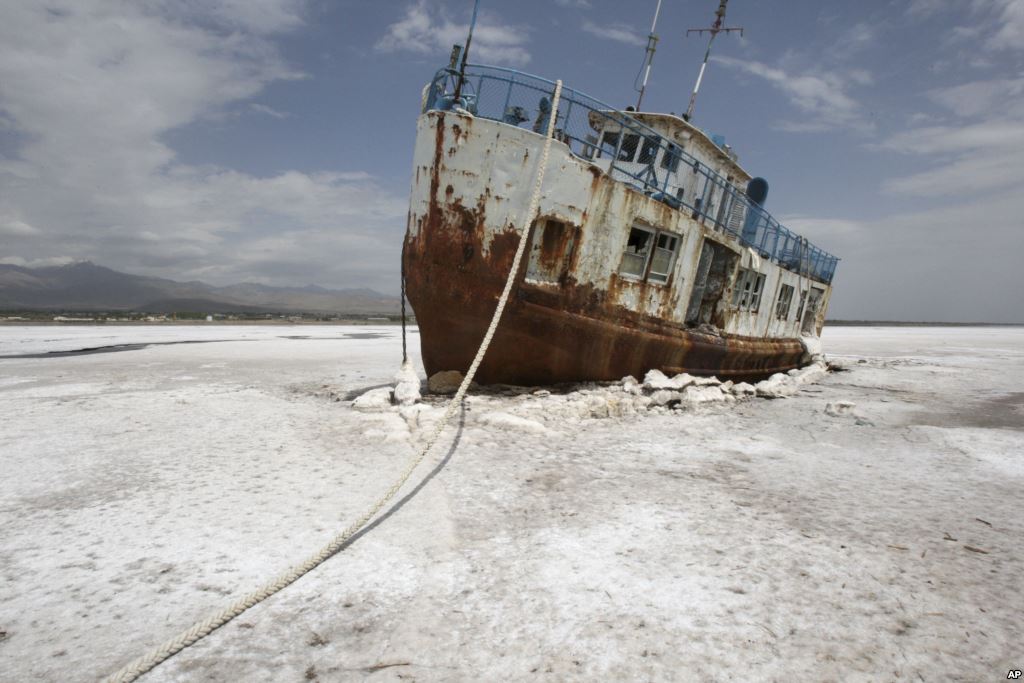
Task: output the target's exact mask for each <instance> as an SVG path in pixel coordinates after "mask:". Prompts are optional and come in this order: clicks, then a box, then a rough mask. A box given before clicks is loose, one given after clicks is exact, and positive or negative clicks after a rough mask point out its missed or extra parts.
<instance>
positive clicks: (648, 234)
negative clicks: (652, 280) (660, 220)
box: [619, 227, 654, 279]
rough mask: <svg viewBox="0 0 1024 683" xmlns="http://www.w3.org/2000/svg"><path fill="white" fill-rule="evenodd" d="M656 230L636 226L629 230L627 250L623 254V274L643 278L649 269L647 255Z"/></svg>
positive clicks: (621, 271)
mask: <svg viewBox="0 0 1024 683" xmlns="http://www.w3.org/2000/svg"><path fill="white" fill-rule="evenodd" d="M653 239H654V231H652V230H645V229H644V228H637V227H634V228H633V229H632V230H630V231H629V239H628V240H627V241H626V251H625V252H623V254H622V265H621V266H619V272H620V273H622V274H623V275H629V276H630V277H635V278H640V279H643V276H644V271H645V270H647V256H648V254H649V253H650V251H651V242H652V241H653Z"/></svg>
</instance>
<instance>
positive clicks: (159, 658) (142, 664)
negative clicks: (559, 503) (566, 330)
mask: <svg viewBox="0 0 1024 683" xmlns="http://www.w3.org/2000/svg"><path fill="white" fill-rule="evenodd" d="M561 96H562V81H557V82H556V83H555V92H554V96H553V98H552V99H553V102H552V107H551V116H550V118H549V120H548V130H547V138H546V139H545V140H544V151H543V153H542V154H541V157H540V161H539V163H538V167H537V177H536V181H535V182H534V186H533V195H532V196H531V198H530V205H529V208H528V209H527V212H526V216H525V221H524V224H523V230H522V233H521V234H520V235H519V247H518V248H517V249H516V254H515V258H513V259H512V270H511V271H509V274H508V278H507V279H506V280H505V289H504V290H502V292H501V297H500V298H499V299H498V306H497V308H495V309H494V315H493V316H492V317H491V324H490V325H489V326H488V328H487V333H486V334H485V335H484V338H483V341H482V342H481V343H480V348H479V349H477V352H476V357H475V358H473V363H472V364H471V365H470V366H469V370H468V371H467V372H466V376H465V377H464V378H463V380H462V384H460V385H459V390H458V391H457V392H456V393H455V396H454V397H453V398H452V400H451V401H450V402H449V403H448V409H447V410H446V411H445V413H444V416H443V417H442V418H441V420H440V421H438V423H437V425H436V426H435V427H434V431H433V432H432V433H431V434H430V436H429V437H428V438H427V440H426V441H425V442H424V444H423V447H422V448H421V449H420V450H419V452H418V453H417V454H416V455H415V457H413V458H412V459H411V460H410V461H409V464H408V465H406V467H405V469H404V470H403V471H402V474H401V475H400V476H399V477H398V479H397V480H395V483H394V484H392V485H391V488H389V489H388V490H387V491H386V492H385V493H384V495H383V496H381V497H380V498H378V499H377V501H376V502H375V503H374V504H373V505H371V506H370V508H369V509H368V510H367V511H366V512H364V513H363V515H362V516H361V517H359V519H357V520H356V521H354V522H352V523H351V524H350V525H349V526H348V527H347V528H346V529H345V530H344V531H342V532H341V533H340V534H338V535H337V536H335V537H334V538H332V539H331V541H330V542H329V543H328V544H327V545H325V546H324V547H323V548H321V549H320V550H319V551H318V552H316V553H314V554H312V555H310V556H309V557H308V558H306V560H305V561H303V562H301V563H299V564H297V565H295V566H293V567H291V568H290V569H288V570H287V571H285V572H284V573H283V574H281V575H280V576H278V577H277V578H276V579H274V580H273V581H270V582H269V583H266V584H264V585H263V586H262V587H261V588H258V589H257V590H255V591H253V592H251V593H249V594H247V595H244V596H242V597H241V598H239V599H238V600H237V601H235V602H234V603H232V604H231V605H228V606H227V607H225V608H224V609H222V610H221V611H220V612H217V613H216V614H213V615H211V616H209V617H207V618H206V619H203V620H202V621H198V622H196V623H195V624H193V625H192V626H191V627H190V628H188V629H186V630H185V631H183V632H182V633H180V634H178V635H177V636H175V637H174V638H171V639H170V640H168V641H167V642H165V643H163V644H162V645H160V646H158V647H157V648H155V649H153V650H152V651H150V652H149V653H147V654H145V655H143V656H142V657H139V658H138V659H136V660H134V661H133V662H131V663H129V664H127V665H126V666H124V667H123V668H122V669H121V670H119V671H118V672H116V673H115V674H113V675H111V676H110V677H109V678H107V679H106V681H107V683H128V682H129V681H134V680H135V679H136V678H138V677H139V676H141V675H142V674H144V673H146V672H147V671H149V670H150V669H152V668H153V667H155V666H156V665H158V664H160V663H161V662H163V661H164V660H166V659H167V658H169V657H171V656H173V655H175V654H177V653H178V652H181V651H182V650H184V649H185V648H186V647H188V646H190V645H193V644H194V643H196V642H197V641H199V640H201V639H202V638H204V637H206V636H208V635H209V634H211V633H212V632H213V631H215V630H217V629H218V628H220V627H221V626H223V625H224V624H226V623H228V622H229V621H231V620H232V619H234V618H235V617H237V616H238V615H240V614H242V613H243V612H245V611H246V610H247V609H249V608H250V607H252V606H254V605H256V604H258V603H260V602H262V601H264V600H266V599H267V598H269V597H270V596H271V595H273V594H274V593H277V592H278V591H280V590H281V589H282V588H285V587H286V586H288V585H290V584H291V583H294V582H295V581H296V580H297V579H298V578H299V577H301V576H303V575H304V574H306V573H307V572H309V571H310V570H312V569H313V568H315V567H317V566H318V565H320V564H321V563H322V562H323V561H324V560H326V559H327V558H329V557H330V556H331V555H333V554H335V553H336V552H338V550H340V549H341V548H342V547H343V546H344V545H345V543H347V542H348V541H349V539H351V538H352V537H353V536H355V535H356V533H358V532H359V530H360V529H362V528H363V527H364V526H365V525H366V524H367V523H368V522H369V521H370V520H371V519H372V518H373V517H374V516H375V515H376V514H377V513H378V512H380V510H381V508H383V507H384V506H385V505H386V504H387V503H388V501H390V500H391V499H392V498H394V496H395V494H396V493H398V491H399V489H401V488H402V486H403V485H405V482H406V481H407V480H408V479H409V477H410V476H411V475H412V473H413V471H414V470H415V469H416V468H417V467H418V466H419V464H420V463H421V462H423V459H424V458H425V457H426V456H427V454H428V453H429V452H430V450H431V448H433V446H434V444H435V443H436V442H437V440H438V438H440V436H441V432H442V431H444V428H445V427H446V426H447V425H448V422H449V421H450V420H451V418H452V416H453V415H455V411H456V410H458V408H459V406H460V405H461V404H462V401H463V400H464V399H465V397H466V391H467V390H468V389H469V385H470V383H471V382H472V381H473V377H474V375H476V371H477V369H478V368H479V367H480V363H481V361H482V360H483V358H484V354H485V353H487V347H488V346H490V344H491V339H492V338H493V337H494V332H495V330H496V329H497V328H498V322H499V320H500V319H501V315H502V313H503V312H504V311H505V304H506V303H507V302H508V297H509V294H510V293H511V292H512V285H513V283H514V281H515V278H516V273H518V272H519V266H520V264H521V263H522V260H523V253H524V252H525V251H526V237H527V235H529V234H530V226H531V225H532V224H533V218H534V215H535V214H536V213H537V209H538V206H539V204H540V191H541V185H542V184H543V182H544V174H545V172H546V170H547V164H548V153H549V152H550V150H551V138H552V135H553V134H554V130H555V120H556V119H557V118H558V103H559V100H560V99H561Z"/></svg>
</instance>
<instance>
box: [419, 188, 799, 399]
mask: <svg viewBox="0 0 1024 683" xmlns="http://www.w3.org/2000/svg"><path fill="white" fill-rule="evenodd" d="M431 215H432V216H436V217H441V216H444V215H445V212H444V211H443V210H441V209H440V208H439V209H438V210H437V211H436V213H434V212H432V213H431ZM428 222H429V221H428ZM448 227H449V228H450V227H451V226H448ZM425 228H426V229H425V230H421V231H420V233H419V235H418V236H416V237H410V238H407V242H406V245H405V250H404V251H405V270H406V292H407V295H408V298H409V303H410V304H411V306H412V309H413V311H414V312H415V314H416V321H417V323H418V326H419V333H420V350H421V353H422V359H423V365H424V369H425V370H426V372H427V375H428V376H429V375H433V374H434V373H437V372H441V371H445V370H457V371H459V372H463V373H464V372H466V370H467V369H468V368H469V365H470V364H471V363H472V361H473V358H474V356H475V355H476V352H477V349H478V347H479V346H480V342H481V341H482V340H483V337H484V334H485V333H486V331H487V326H488V324H489V323H490V320H491V317H492V316H493V314H494V310H495V308H496V307H497V303H498V298H499V296H500V294H501V291H502V289H503V287H504V284H505V279H504V276H507V274H508V272H509V270H510V269H511V266H512V260H513V257H514V253H515V248H516V246H517V243H518V238H519V236H518V234H516V233H515V232H512V231H510V232H508V233H506V234H505V235H504V236H503V239H497V240H495V241H494V243H492V245H491V248H490V250H489V252H488V255H487V257H481V256H480V254H481V252H482V250H481V249H479V248H478V247H476V248H474V247H473V246H472V239H471V238H470V239H469V240H466V239H464V238H465V237H466V235H465V232H464V231H463V230H461V229H460V228H456V230H457V232H459V233H462V235H460V237H462V238H463V239H458V240H453V239H452V230H450V229H446V228H445V227H444V226H442V225H440V224H438V225H435V226H429V225H428V226H425ZM434 228H436V229H434ZM470 254H471V255H470ZM467 255H469V257H468V258H466V256H467ZM524 276H525V264H523V265H522V266H521V267H520V272H519V273H517V274H516V283H515V284H514V286H513V291H512V294H511V296H510V297H509V301H508V305H507V306H506V309H505V311H504V315H503V316H502V319H501V321H500V323H499V325H498V328H497V331H496V332H495V335H494V338H493V340H492V341H491V344H490V347H489V348H488V351H487V355H486V356H485V357H484V360H483V362H482V363H481V365H480V368H479V371H478V372H477V376H476V378H477V381H478V382H479V383H480V384H512V385H520V386H535V385H550V384H560V383H566V382H585V381H615V380H620V379H622V378H623V377H625V376H628V375H632V376H634V377H637V378H642V377H643V376H644V374H645V373H646V372H647V371H648V370H651V369H658V370H661V371H662V372H664V373H666V374H668V375H670V376H671V375H674V374H677V373H680V372H689V373H691V374H694V375H715V376H717V377H720V378H722V379H732V380H735V381H745V380H751V381H754V380H758V379H764V378H766V377H768V376H770V375H772V374H774V373H776V372H786V371H788V370H791V369H793V368H797V367H800V366H801V365H802V361H803V359H804V356H805V349H804V347H803V345H802V344H801V343H800V341H799V340H796V339H759V338H752V337H740V336H737V335H721V336H718V335H712V334H702V333H700V332H698V331H695V330H688V329H680V327H678V326H676V325H674V324H672V323H668V322H666V321H661V320H658V319H657V318H652V317H650V316H639V315H637V314H635V313H632V312H630V311H626V310H622V309H619V310H615V309H612V310H607V311H605V310H602V309H603V308H604V307H603V306H602V303H601V299H602V298H603V297H601V296H600V295H599V293H598V292H593V291H586V290H588V289H589V288H586V287H579V286H576V285H574V284H566V285H564V286H563V287H562V288H560V290H559V291H558V292H556V293H552V292H550V291H547V290H546V289H543V288H540V287H536V286H533V285H530V284H529V283H527V282H524ZM581 302H582V305H580V304H581ZM586 309H591V310H589V311H588V310H586ZM593 309H597V310H596V311H594V310H593ZM595 313H596V314H595Z"/></svg>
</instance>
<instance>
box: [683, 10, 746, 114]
mask: <svg viewBox="0 0 1024 683" xmlns="http://www.w3.org/2000/svg"><path fill="white" fill-rule="evenodd" d="M728 4H729V0H721V4H719V5H718V10H717V11H716V12H715V23H714V24H712V25H711V28H691V29H690V30H688V31H687V32H686V35H690V34H691V33H696V34H697V35H703V34H704V33H705V32H706V33H710V34H711V39H710V40H709V41H708V49H707V50H706V51H705V52H704V62H703V63H702V64H701V65H700V73H699V74H697V83H696V85H694V86H693V94H692V95H690V106H688V107H687V108H686V114H684V115H683V118H684V119H686V120H687V121H689V120H690V119H691V118H692V117H693V108H694V107H695V106H696V105H697V91H699V90H700V82H701V81H702V80H703V79H704V70H705V69H706V68H707V67H708V58H709V57H711V45H712V44H713V43H714V42H715V38H716V37H717V36H718V34H719V33H732V32H733V31H739V32H740V35H741V36H742V35H743V29H742V28H741V27H738V26H733V27H725V26H722V24H723V23H724V22H725V6H726V5H728Z"/></svg>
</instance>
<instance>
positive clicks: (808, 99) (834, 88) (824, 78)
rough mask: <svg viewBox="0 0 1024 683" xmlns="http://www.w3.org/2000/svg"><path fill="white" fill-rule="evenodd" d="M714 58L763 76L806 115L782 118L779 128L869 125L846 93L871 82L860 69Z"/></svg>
mask: <svg viewBox="0 0 1024 683" xmlns="http://www.w3.org/2000/svg"><path fill="white" fill-rule="evenodd" d="M713 59H714V61H715V62H717V63H719V64H722V65H723V66H727V67H729V68H732V69H738V70H740V71H744V72H746V73H748V74H751V75H753V76H757V77H759V78H763V79H764V80H766V81H768V82H769V83H771V84H772V85H773V86H775V87H776V88H778V89H779V90H781V91H782V92H783V93H784V94H785V95H786V97H787V98H788V99H789V101H790V103H791V104H793V105H794V106H795V107H796V108H797V109H799V110H800V111H801V112H802V113H804V114H805V115H807V116H808V117H809V118H808V119H805V120H800V121H791V122H784V123H781V124H780V128H782V129H783V130H788V131H792V132H809V131H825V130H834V129H838V128H846V129H852V130H857V131H861V132H866V131H870V130H871V129H872V125H871V124H870V123H868V122H867V121H866V120H865V118H864V115H863V111H862V110H861V107H860V105H859V104H858V102H857V100H855V99H854V98H853V97H851V96H850V95H849V94H847V90H848V89H849V88H850V86H851V84H852V85H862V84H866V83H870V82H871V75H870V73H868V72H867V71H864V70H863V69H855V70H853V71H849V72H841V71H805V72H803V73H790V72H787V71H785V70H783V69H781V68H779V67H773V66H769V65H767V64H764V63H762V62H756V61H751V60H745V59H736V58H734V57H714V58H713Z"/></svg>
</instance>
